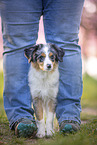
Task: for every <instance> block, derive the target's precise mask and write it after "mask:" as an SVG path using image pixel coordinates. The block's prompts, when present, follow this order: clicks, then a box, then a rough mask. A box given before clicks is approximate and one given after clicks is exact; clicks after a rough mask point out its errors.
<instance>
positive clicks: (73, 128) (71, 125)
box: [60, 120, 80, 133]
mask: <svg viewBox="0 0 97 145" xmlns="http://www.w3.org/2000/svg"><path fill="white" fill-rule="evenodd" d="M78 130H80V125H79V124H78V123H77V122H75V121H67V120H66V121H63V122H62V123H61V125H60V132H61V133H72V132H77V131H78Z"/></svg>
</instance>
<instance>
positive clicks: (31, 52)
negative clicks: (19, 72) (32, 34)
mask: <svg viewBox="0 0 97 145" xmlns="http://www.w3.org/2000/svg"><path fill="white" fill-rule="evenodd" d="M41 47H42V44H37V45H34V46H32V47H30V48H26V49H25V50H24V51H25V56H26V57H27V59H28V60H29V63H30V62H31V61H32V62H35V61H37V60H36V57H37V55H36V51H37V50H38V49H41Z"/></svg>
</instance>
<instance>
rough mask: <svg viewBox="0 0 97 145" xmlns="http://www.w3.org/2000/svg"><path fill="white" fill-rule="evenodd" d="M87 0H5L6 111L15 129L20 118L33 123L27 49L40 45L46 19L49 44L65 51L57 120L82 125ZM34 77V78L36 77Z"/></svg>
mask: <svg viewBox="0 0 97 145" xmlns="http://www.w3.org/2000/svg"><path fill="white" fill-rule="evenodd" d="M83 3H84V0H9V1H8V0H2V1H1V18H2V28H3V46H4V56H3V57H4V95H3V96H4V108H5V111H6V114H7V117H8V120H9V123H10V128H11V129H12V127H13V124H14V123H15V122H16V121H17V120H19V119H20V118H29V119H31V120H33V114H34V111H33V109H32V108H31V101H32V100H31V94H30V91H29V87H28V77H27V76H28V71H29V65H30V64H29V63H28V61H27V59H26V58H25V56H24V49H25V48H27V47H29V46H32V45H34V44H35V43H36V40H37V36H38V26H39V19H40V17H41V15H43V21H44V30H45V38H46V42H47V43H55V44H56V45H58V46H59V47H61V48H63V49H64V50H65V56H64V58H63V62H62V63H59V72H60V85H59V93H58V97H57V106H56V116H57V119H58V122H59V125H60V124H61V122H62V121H64V120H73V121H77V122H78V123H79V124H80V111H81V104H80V99H81V95H82V62H81V48H80V46H79V45H78V39H79V38H78V33H79V26H80V20H81V13H82V8H83ZM33 77H34V76H33Z"/></svg>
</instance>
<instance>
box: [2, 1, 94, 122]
mask: <svg viewBox="0 0 97 145" xmlns="http://www.w3.org/2000/svg"><path fill="white" fill-rule="evenodd" d="M42 19H43V18H42V17H41V20H40V24H39V35H38V36H39V37H38V40H37V43H41V42H42V43H45V37H44V30H43V21H42ZM0 23H1V18H0ZM79 44H80V45H81V48H82V68H83V69H82V70H83V96H82V115H81V119H82V121H87V120H89V119H91V118H95V117H97V0H85V3H84V8H83V13H82V19H81V25H80V32H79ZM2 52H3V41H2V33H1V25H0V81H1V83H0V96H1V98H3V97H2V96H3V95H2V94H3V73H1V72H2V71H3V67H2V62H3V57H2ZM1 100H3V99H1ZM0 104H1V103H0ZM1 105H2V104H1Z"/></svg>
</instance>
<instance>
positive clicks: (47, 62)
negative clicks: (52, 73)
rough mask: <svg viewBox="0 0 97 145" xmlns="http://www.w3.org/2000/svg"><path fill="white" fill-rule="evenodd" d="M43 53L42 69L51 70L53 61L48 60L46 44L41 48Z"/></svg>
mask: <svg viewBox="0 0 97 145" xmlns="http://www.w3.org/2000/svg"><path fill="white" fill-rule="evenodd" d="M43 51H44V53H45V54H46V57H45V60H44V70H45V71H46V70H52V69H53V63H52V61H51V60H50V57H49V48H48V47H47V46H45V47H44V48H43Z"/></svg>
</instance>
